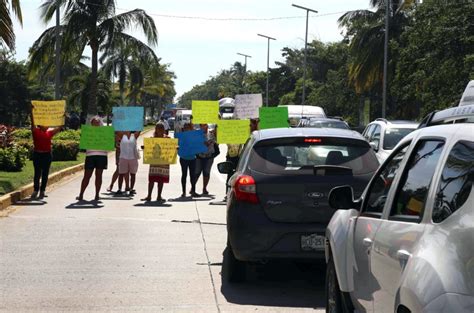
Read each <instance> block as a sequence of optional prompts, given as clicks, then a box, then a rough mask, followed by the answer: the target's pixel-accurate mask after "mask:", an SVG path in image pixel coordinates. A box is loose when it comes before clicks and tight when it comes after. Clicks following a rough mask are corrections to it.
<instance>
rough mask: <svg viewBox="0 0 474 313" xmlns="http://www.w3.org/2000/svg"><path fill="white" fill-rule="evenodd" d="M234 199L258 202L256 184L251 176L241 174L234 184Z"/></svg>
mask: <svg viewBox="0 0 474 313" xmlns="http://www.w3.org/2000/svg"><path fill="white" fill-rule="evenodd" d="M234 193H235V199H236V200H238V201H243V202H250V203H258V202H259V201H258V197H257V185H256V184H255V180H254V179H253V177H252V176H248V175H242V176H239V177H238V178H237V180H236V181H235V184H234Z"/></svg>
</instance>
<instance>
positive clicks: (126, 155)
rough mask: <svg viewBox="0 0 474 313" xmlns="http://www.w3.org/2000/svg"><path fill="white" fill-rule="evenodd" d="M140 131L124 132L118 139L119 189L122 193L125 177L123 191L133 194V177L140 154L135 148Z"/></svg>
mask: <svg viewBox="0 0 474 313" xmlns="http://www.w3.org/2000/svg"><path fill="white" fill-rule="evenodd" d="M138 136H140V132H124V133H123V136H122V139H121V141H120V159H119V190H118V191H117V194H122V184H123V180H124V179H125V191H126V192H129V193H130V195H133V194H135V189H134V187H135V179H136V174H137V171H138V159H139V158H140V154H139V153H138V148H137V139H138Z"/></svg>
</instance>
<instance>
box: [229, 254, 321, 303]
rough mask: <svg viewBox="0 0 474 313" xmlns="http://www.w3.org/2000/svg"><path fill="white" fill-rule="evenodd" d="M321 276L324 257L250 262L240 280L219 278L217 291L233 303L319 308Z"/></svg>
mask: <svg viewBox="0 0 474 313" xmlns="http://www.w3.org/2000/svg"><path fill="white" fill-rule="evenodd" d="M325 276H326V265H325V264H324V261H321V262H315V263H311V264H310V263H297V262H292V261H273V262H269V263H267V264H265V265H261V264H252V265H249V266H247V275H246V280H245V281H244V282H242V283H228V282H227V281H226V280H224V279H222V287H221V292H222V294H223V295H224V297H225V298H226V300H227V301H228V302H230V303H235V304H243V305H259V306H279V307H295V308H315V309H323V308H324V307H325ZM221 277H222V275H221Z"/></svg>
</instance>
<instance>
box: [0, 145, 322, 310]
mask: <svg viewBox="0 0 474 313" xmlns="http://www.w3.org/2000/svg"><path fill="white" fill-rule="evenodd" d="M221 147H222V148H221V150H222V152H221V155H220V156H219V157H218V161H219V160H220V161H222V160H224V155H225V148H224V147H223V146H221ZM171 169H172V170H171V183H170V184H167V185H165V188H164V191H163V197H164V198H165V199H168V201H167V202H166V203H165V204H162V205H159V204H157V203H155V202H152V203H143V202H141V201H140V198H143V197H144V196H145V195H146V186H147V173H148V165H143V164H140V168H139V172H138V174H137V184H136V189H137V191H138V194H137V195H136V196H135V197H133V198H129V197H116V196H114V195H113V194H110V193H107V192H105V189H106V187H107V185H108V183H109V182H110V178H111V175H112V173H113V170H114V158H113V156H111V157H110V159H109V169H108V170H107V171H106V172H105V173H104V185H103V188H102V189H103V192H104V193H103V194H102V200H101V202H100V203H96V204H94V203H92V202H90V203H77V201H76V200H74V199H75V197H76V196H77V194H78V193H79V185H80V182H81V178H82V173H79V174H78V175H75V176H74V177H72V178H70V179H68V180H67V181H63V182H61V183H59V184H57V185H55V186H52V188H50V190H48V198H45V201H44V202H39V201H36V202H30V201H23V202H22V203H19V204H18V205H16V206H15V207H13V209H14V211H13V212H11V213H10V214H9V216H7V217H3V218H0V312H111V311H113V312H255V311H257V312H306V311H308V312H323V311H324V302H325V301H324V275H325V274H324V273H325V272H324V271H325V269H324V265H322V264H316V265H311V266H308V265H302V264H294V263H291V262H281V263H271V264H267V265H266V266H262V265H259V266H254V267H252V270H251V271H250V273H249V277H248V281H246V282H245V283H242V284H237V285H229V284H227V283H225V282H222V280H221V274H220V272H221V263H222V258H223V257H222V253H223V250H224V248H225V243H226V228H225V206H223V205H212V204H210V202H211V201H216V200H222V199H223V197H224V189H225V187H224V177H223V175H221V174H219V173H218V172H217V169H216V166H215V164H214V166H213V172H212V177H211V183H210V185H209V188H208V189H209V191H210V193H212V194H213V195H214V197H212V198H211V197H206V198H205V197H202V198H197V199H194V200H193V199H185V200H181V199H178V197H179V195H180V194H181V187H180V168H179V165H174V166H172V168H171ZM91 183H92V181H91ZM188 184H189V183H188ZM201 184H202V181H200V182H199V183H198V190H197V191H198V192H200V191H201V188H202V187H201V186H202V185H201ZM154 197H156V188H155V193H154ZM92 198H93V185H90V186H89V188H88V191H87V192H86V195H85V199H92Z"/></svg>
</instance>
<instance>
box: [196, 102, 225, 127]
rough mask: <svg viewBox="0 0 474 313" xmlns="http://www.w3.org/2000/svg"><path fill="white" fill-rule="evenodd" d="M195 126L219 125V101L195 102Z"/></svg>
mask: <svg viewBox="0 0 474 313" xmlns="http://www.w3.org/2000/svg"><path fill="white" fill-rule="evenodd" d="M192 110H193V124H217V121H219V101H196V100H193V104H192Z"/></svg>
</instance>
